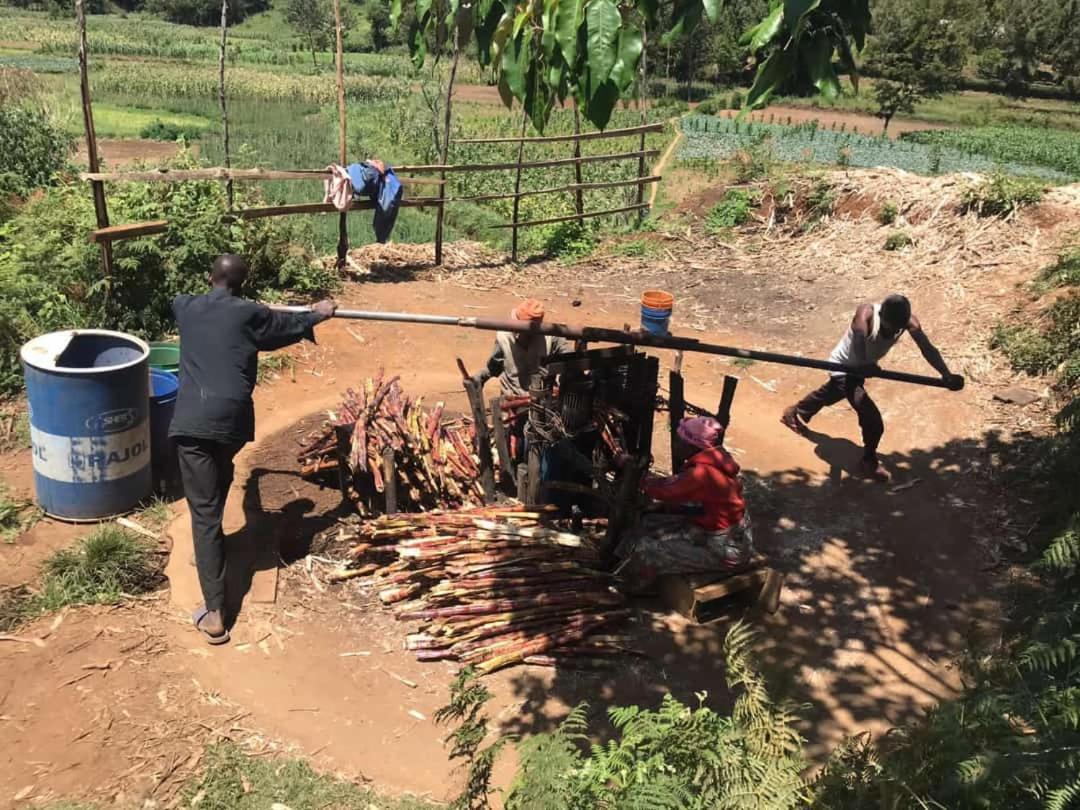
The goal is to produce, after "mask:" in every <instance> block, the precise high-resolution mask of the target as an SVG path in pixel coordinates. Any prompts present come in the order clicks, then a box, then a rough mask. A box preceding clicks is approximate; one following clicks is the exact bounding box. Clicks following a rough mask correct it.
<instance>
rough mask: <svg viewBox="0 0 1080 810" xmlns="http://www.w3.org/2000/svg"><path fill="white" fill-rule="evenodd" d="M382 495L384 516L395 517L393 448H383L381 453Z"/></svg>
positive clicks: (395, 461) (396, 494)
mask: <svg viewBox="0 0 1080 810" xmlns="http://www.w3.org/2000/svg"><path fill="white" fill-rule="evenodd" d="M382 465H383V495H384V496H385V497H386V514H388V515H395V514H397V510H398V492H397V486H398V480H397V460H396V459H395V458H394V448H393V447H384V448H383V452H382Z"/></svg>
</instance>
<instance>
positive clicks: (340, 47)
mask: <svg viewBox="0 0 1080 810" xmlns="http://www.w3.org/2000/svg"><path fill="white" fill-rule="evenodd" d="M334 22H335V28H336V31H337V96H338V130H339V131H338V141H339V143H338V147H339V155H338V156H339V157H340V158H341V165H342V166H344V165H345V163H346V161H347V160H348V159H349V144H348V138H347V130H346V127H345V120H346V114H345V54H344V50H345V47H344V42H343V41H344V37H345V32H344V30H343V28H342V25H341V0H334ZM348 217H349V215H348V214H347V213H346V212H344V211H342V212H341V214H340V215H339V216H338V246H337V267H338V270H344V269H345V259H346V257H347V256H348V254H349V218H348Z"/></svg>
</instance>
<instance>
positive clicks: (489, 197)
mask: <svg viewBox="0 0 1080 810" xmlns="http://www.w3.org/2000/svg"><path fill="white" fill-rule="evenodd" d="M662 179H663V178H662V177H661V175H658V174H654V175H651V176H649V177H634V178H632V179H630V180H605V181H604V182H602V183H570V184H568V185H565V186H555V187H553V188H537V189H531V190H530V189H526V190H525V191H519V192H517V193H514V192H512V191H511V192H507V193H505V194H477V195H476V196H473V197H446V198H445V199H444V200H443V202H448V203H460V202H491V201H493V200H512V199H514V198H517V197H535V196H537V195H540V194H558V193H560V192H569V191H574V192H580V191H596V190H598V189H605V188H621V187H624V186H636V185H637V184H638V183H646V184H648V183H659V182H660V181H661V180H662Z"/></svg>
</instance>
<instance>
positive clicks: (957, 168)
mask: <svg viewBox="0 0 1080 810" xmlns="http://www.w3.org/2000/svg"><path fill="white" fill-rule="evenodd" d="M682 127H683V132H684V133H685V135H686V138H685V140H684V141H683V143H682V145H681V146H680V148H679V157H680V159H682V160H684V161H696V160H705V161H716V160H726V159H728V158H731V157H732V156H733V155H735V153H737V152H739V151H745V150H748V149H751V148H754V147H759V148H762V149H765V150H767V151H768V152H769V154H770V155H771V157H773V158H774V159H776V160H781V161H785V162H789V163H806V164H817V165H833V166H836V165H840V166H862V167H868V168H871V167H878V166H883V167H892V168H896V169H903V170H904V171H909V172H913V173H915V174H926V175H930V174H942V173H951V172H990V171H994V170H1003V171H1006V172H1008V173H1010V174H1015V175H1020V176H1027V177H1039V178H1044V179H1047V180H1051V181H1055V182H1068V181H1069V180H1070V179H1072V174H1071V173H1069V172H1067V171H1061V170H1058V169H1054V168H1050V167H1048V166H1046V165H1042V164H1040V163H1038V162H1037V161H1035V160H1032V159H1031V158H1030V156H1029V155H1028V154H1027V153H1022V152H1020V151H1016V152H1009V151H1008V150H1007V149H1002V150H1001V151H1000V154H998V155H995V156H993V157H988V156H986V155H985V154H981V153H979V152H977V151H975V150H973V149H971V150H968V149H965V148H959V147H961V146H962V144H961V143H957V145H956V146H953V145H951V144H949V142H948V141H946V142H944V143H937V142H931V143H928V144H924V143H919V142H915V141H893V140H890V139H888V138H881V137H870V136H867V135H859V134H856V133H852V132H844V131H838V130H829V129H822V128H819V127H818V126H816V125H815V124H802V125H799V126H782V125H777V124H758V123H746V122H740V121H737V120H733V119H730V118H716V117H712V116H703V115H696V116H690V117H687V118H685V119H684V120H683V122H682ZM1068 137H1074V136H1068ZM1025 158H1027V160H1028V161H1030V162H1026V161H1025Z"/></svg>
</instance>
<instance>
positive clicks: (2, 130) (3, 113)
mask: <svg viewBox="0 0 1080 810" xmlns="http://www.w3.org/2000/svg"><path fill="white" fill-rule="evenodd" d="M73 146H74V140H73V139H72V138H71V137H70V136H69V135H67V134H66V133H65V132H63V131H62V130H61V129H59V128H58V127H57V126H56V125H55V124H53V122H52V121H51V120H50V119H49V117H48V116H47V115H46V114H45V113H44V112H42V111H41V110H38V109H33V108H29V107H19V106H15V105H14V104H11V105H10V106H5V107H4V108H3V109H0V176H4V177H6V181H5V182H4V184H3V186H4V189H5V191H6V192H8V193H14V194H17V195H19V196H25V195H26V194H28V193H29V192H30V191H31V190H32V189H35V188H39V187H41V186H45V185H48V184H49V183H50V182H52V179H53V176H54V175H55V174H56V173H57V172H59V171H60V170H61V169H63V168H64V166H66V165H67V161H68V156H69V155H70V154H71V150H72V148H73Z"/></svg>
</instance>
